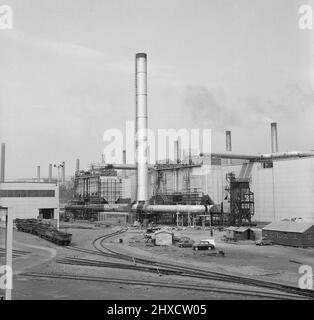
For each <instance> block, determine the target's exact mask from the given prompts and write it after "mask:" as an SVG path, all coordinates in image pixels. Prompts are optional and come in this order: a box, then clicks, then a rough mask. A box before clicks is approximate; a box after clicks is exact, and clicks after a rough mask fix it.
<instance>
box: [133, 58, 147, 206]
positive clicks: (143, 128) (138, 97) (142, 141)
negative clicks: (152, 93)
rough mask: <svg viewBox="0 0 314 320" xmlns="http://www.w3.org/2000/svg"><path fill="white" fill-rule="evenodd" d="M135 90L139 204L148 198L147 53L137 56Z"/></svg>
mask: <svg viewBox="0 0 314 320" xmlns="http://www.w3.org/2000/svg"><path fill="white" fill-rule="evenodd" d="M135 90H136V92H135V105H136V111H135V118H136V119H135V148H136V168H137V174H136V182H137V189H136V190H137V191H136V199H137V203H138V204H144V203H145V202H147V200H148V195H147V188H148V167H147V55H146V53H137V54H136V56H135Z"/></svg>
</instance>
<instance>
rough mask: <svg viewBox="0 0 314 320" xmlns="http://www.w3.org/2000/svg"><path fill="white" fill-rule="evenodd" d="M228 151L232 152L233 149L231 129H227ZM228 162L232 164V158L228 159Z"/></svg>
mask: <svg viewBox="0 0 314 320" xmlns="http://www.w3.org/2000/svg"><path fill="white" fill-rule="evenodd" d="M226 151H227V152H231V151H232V145H231V131H230V130H227V131H226ZM227 164H229V165H230V164H231V159H228V160H227Z"/></svg>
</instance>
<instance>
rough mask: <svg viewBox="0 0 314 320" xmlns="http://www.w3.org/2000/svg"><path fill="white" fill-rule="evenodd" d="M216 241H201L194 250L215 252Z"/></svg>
mask: <svg viewBox="0 0 314 320" xmlns="http://www.w3.org/2000/svg"><path fill="white" fill-rule="evenodd" d="M215 247H216V246H215V240H213V239H209V240H201V241H200V242H199V243H194V244H193V246H192V249H193V250H195V251H197V250H215Z"/></svg>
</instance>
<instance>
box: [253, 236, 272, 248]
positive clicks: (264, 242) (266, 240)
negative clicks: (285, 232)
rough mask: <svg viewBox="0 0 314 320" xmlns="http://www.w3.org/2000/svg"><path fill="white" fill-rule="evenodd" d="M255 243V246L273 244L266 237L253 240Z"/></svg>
mask: <svg viewBox="0 0 314 320" xmlns="http://www.w3.org/2000/svg"><path fill="white" fill-rule="evenodd" d="M255 244H256V245H257V246H271V245H272V244H273V242H272V241H271V240H270V239H267V238H262V239H260V240H257V241H256V242H255Z"/></svg>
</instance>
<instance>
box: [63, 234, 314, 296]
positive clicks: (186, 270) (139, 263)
mask: <svg viewBox="0 0 314 320" xmlns="http://www.w3.org/2000/svg"><path fill="white" fill-rule="evenodd" d="M126 231H127V228H122V229H121V230H119V231H116V232H113V233H109V234H107V235H104V236H101V237H98V238H96V239H95V240H94V241H93V242H92V246H93V247H94V248H95V249H96V250H91V249H86V248H80V247H72V246H71V247H67V248H68V249H71V250H75V251H78V252H82V253H87V254H93V255H99V256H105V257H108V258H114V259H118V260H124V261H126V262H129V264H126V263H123V264H122V263H110V262H104V261H99V260H88V259H76V260H73V259H72V260H71V259H69V258H65V259H63V260H61V261H60V262H61V263H66V264H79V265H85V266H99V267H108V268H121V269H132V270H137V271H146V272H155V273H156V271H157V273H159V274H174V275H178V276H185V277H190V278H199V279H206V280H215V281H222V282H225V283H233V284H240V285H246V286H251V287H258V288H263V289H268V290H271V291H277V292H278V294H277V293H276V295H278V296H280V294H281V297H283V295H286V298H291V296H292V295H293V296H294V297H295V298H300V297H303V298H310V299H313V298H314V291H313V290H302V289H299V288H297V287H293V286H289V285H285V284H280V283H276V282H270V281H264V280H259V279H253V278H249V277H243V276H236V275H230V274H225V273H219V272H213V271H208V270H204V269H200V268H194V267H190V266H182V265H180V266H178V265H176V264H174V263H169V262H162V261H156V260H153V259H143V258H138V257H134V256H131V255H126V254H122V253H120V252H117V251H114V250H112V249H110V248H108V247H107V246H106V245H105V241H106V240H107V239H109V238H112V237H115V236H118V235H120V234H122V233H124V232H126ZM130 262H131V263H132V265H130ZM148 266H150V267H148ZM273 295H274V294H273Z"/></svg>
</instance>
